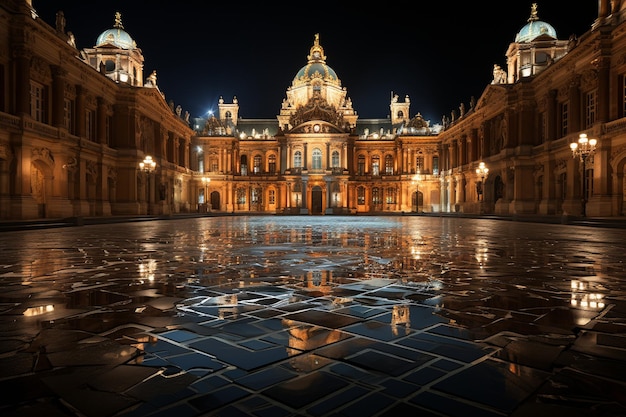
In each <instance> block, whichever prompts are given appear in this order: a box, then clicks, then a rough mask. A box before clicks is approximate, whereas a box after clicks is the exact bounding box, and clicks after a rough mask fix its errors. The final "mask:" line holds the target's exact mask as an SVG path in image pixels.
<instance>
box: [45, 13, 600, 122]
mask: <svg viewBox="0 0 626 417" xmlns="http://www.w3.org/2000/svg"><path fill="white" fill-rule="evenodd" d="M458 3H460V4H458ZM458 3H457V2H449V1H433V2H428V3H426V4H422V2H415V3H412V4H410V3H401V2H395V3H379V4H376V5H375V6H368V5H366V3H361V5H359V6H358V8H354V6H347V5H343V4H340V3H339V2H338V3H334V2H330V3H324V2H322V3H319V2H309V3H302V4H300V5H299V6H297V7H296V4H295V3H293V2H292V3H286V4H287V6H277V5H273V4H269V3H268V2H256V3H253V4H251V5H250V4H245V3H243V2H225V1H222V2H213V1H177V2H173V1H168V0H164V1H157V2H155V1H143V0H125V1H121V0H110V1H106V2H94V1H86V0H67V1H64V0H58V1H54V0H46V1H44V0H33V6H34V8H35V10H37V12H38V14H39V16H40V17H41V18H42V19H44V20H45V21H46V22H47V23H48V24H50V25H51V26H53V27H54V25H55V14H56V12H57V11H59V10H62V11H63V12H64V14H65V18H66V22H67V23H66V31H71V32H72V33H73V34H74V35H75V37H76V44H77V47H78V48H79V49H83V48H91V47H93V46H94V45H95V42H96V39H97V37H98V35H99V34H100V33H102V32H103V31H105V30H106V29H110V28H112V27H113V24H114V17H115V12H117V11H119V12H120V13H121V14H122V24H123V25H124V30H126V32H128V33H129V34H130V35H131V37H132V38H133V39H134V40H135V41H136V43H137V46H138V47H139V48H141V50H142V51H143V55H144V58H145V63H144V78H145V77H147V76H148V75H149V74H150V73H151V72H152V70H156V71H157V76H158V85H159V88H160V89H161V91H162V92H163V93H165V98H166V100H167V101H168V102H169V101H174V103H175V104H176V105H180V106H181V107H182V108H183V110H184V111H188V112H189V113H190V115H191V117H203V116H206V114H207V112H208V111H209V110H216V109H217V100H218V99H219V97H220V96H223V97H224V100H225V101H226V102H231V100H232V98H233V96H237V99H238V100H239V105H240V110H239V115H240V116H241V117H243V118H249V119H254V118H275V117H276V115H277V114H278V113H279V111H280V105H281V102H282V100H283V98H285V91H286V90H287V88H288V87H289V86H290V85H291V82H292V80H293V78H294V76H295V75H296V73H297V72H298V70H299V69H300V68H302V67H303V66H304V65H306V63H307V55H308V54H309V49H310V47H311V46H312V45H313V41H314V36H315V34H316V33H319V34H320V44H321V45H322V47H323V48H324V52H325V54H326V58H327V59H326V63H327V64H328V65H329V66H330V67H331V68H332V69H334V70H335V72H336V73H337V75H338V77H339V79H340V80H341V84H342V86H343V87H345V88H346V89H347V92H348V96H349V97H350V98H351V99H352V102H353V106H354V108H355V110H356V111H357V113H358V114H359V116H360V117H361V118H385V117H387V116H388V115H389V102H390V98H391V94H392V91H393V92H394V93H395V94H398V95H399V96H400V97H404V96H405V95H407V94H408V95H409V97H410V99H411V109H410V112H411V114H410V116H414V115H415V114H416V113H418V112H419V113H421V114H422V115H423V116H424V118H425V119H427V120H430V121H431V123H432V124H434V123H440V122H441V118H442V116H443V115H444V114H445V115H447V116H449V115H450V112H451V111H452V110H453V109H455V110H456V109H458V107H459V104H460V103H461V102H464V103H466V106H467V104H468V103H469V100H470V97H472V96H474V97H475V98H476V100H478V99H479V98H480V95H481V94H482V92H483V90H484V89H485V87H486V86H487V85H488V84H489V83H490V82H491V80H492V78H493V65H494V64H499V65H500V66H502V67H503V68H506V58H505V53H506V50H507V48H508V46H509V44H510V43H511V42H513V41H514V40H515V35H516V34H517V32H518V31H519V30H520V29H521V28H522V27H523V26H524V25H525V24H526V23H527V19H528V17H529V16H530V10H531V5H532V3H533V2H532V1H499V2H493V1H477V2H458ZM537 3H538V15H539V19H540V20H543V21H545V22H547V23H550V24H551V25H552V26H553V27H554V28H555V30H556V32H557V35H558V37H559V39H568V38H569V37H570V35H572V34H575V35H576V36H578V37H580V36H581V35H582V34H584V33H585V32H587V31H588V30H589V29H590V28H591V25H592V24H593V22H594V20H595V18H596V16H597V7H598V2H597V0H576V1H572V0H549V1H548V0H546V1H543V2H542V1H538V2H537ZM309 6H310V7H309ZM387 6H392V7H387Z"/></svg>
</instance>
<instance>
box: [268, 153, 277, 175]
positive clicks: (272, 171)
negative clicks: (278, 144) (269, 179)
mask: <svg viewBox="0 0 626 417" xmlns="http://www.w3.org/2000/svg"><path fill="white" fill-rule="evenodd" d="M268 159H269V161H268V168H269V171H270V174H275V173H276V155H270V157H269V158H268Z"/></svg>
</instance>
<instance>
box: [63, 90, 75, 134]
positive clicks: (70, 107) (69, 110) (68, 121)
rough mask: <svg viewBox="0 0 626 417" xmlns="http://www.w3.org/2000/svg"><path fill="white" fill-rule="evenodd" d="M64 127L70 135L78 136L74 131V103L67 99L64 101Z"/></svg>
mask: <svg viewBox="0 0 626 417" xmlns="http://www.w3.org/2000/svg"><path fill="white" fill-rule="evenodd" d="M63 126H64V127H65V128H66V129H67V131H68V133H70V134H72V135H75V134H76V131H75V129H74V101H73V100H69V99H67V98H66V99H65V100H63Z"/></svg>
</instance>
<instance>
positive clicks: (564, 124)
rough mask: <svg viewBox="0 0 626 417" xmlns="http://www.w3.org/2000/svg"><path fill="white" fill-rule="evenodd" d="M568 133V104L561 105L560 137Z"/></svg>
mask: <svg viewBox="0 0 626 417" xmlns="http://www.w3.org/2000/svg"><path fill="white" fill-rule="evenodd" d="M568 133H569V103H562V104H561V137H563V136H567V134H568Z"/></svg>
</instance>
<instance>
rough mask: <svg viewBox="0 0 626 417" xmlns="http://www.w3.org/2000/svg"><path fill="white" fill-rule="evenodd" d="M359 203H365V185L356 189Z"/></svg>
mask: <svg viewBox="0 0 626 417" xmlns="http://www.w3.org/2000/svg"><path fill="white" fill-rule="evenodd" d="M356 194H357V195H356V199H357V203H358V204H359V205H360V206H362V205H364V204H365V187H359V188H357V190H356Z"/></svg>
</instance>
